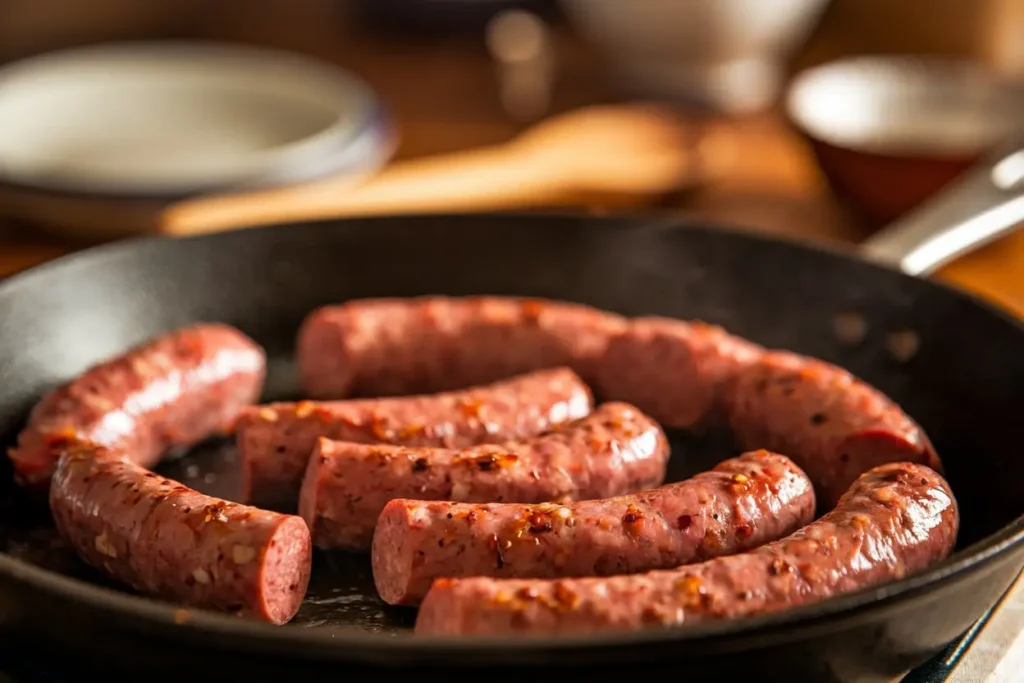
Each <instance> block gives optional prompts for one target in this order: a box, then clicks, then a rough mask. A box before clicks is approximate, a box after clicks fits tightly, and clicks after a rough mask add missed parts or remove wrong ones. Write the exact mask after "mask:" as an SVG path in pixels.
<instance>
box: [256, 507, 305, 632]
mask: <svg viewBox="0 0 1024 683" xmlns="http://www.w3.org/2000/svg"><path fill="white" fill-rule="evenodd" d="M312 558H313V544H312V541H311V539H310V534H309V529H308V528H306V525H305V523H304V522H303V521H302V520H301V519H300V518H298V517H292V516H289V517H284V518H283V519H282V521H281V523H280V524H279V525H278V526H277V528H276V529H275V530H274V533H273V535H272V536H271V537H270V539H269V541H268V543H267V549H266V551H265V554H264V556H263V566H262V568H261V569H262V571H261V574H260V591H261V598H262V604H261V606H260V607H261V612H262V614H261V616H262V617H263V618H264V619H266V620H267V621H269V622H270V623H272V624H278V625H279V624H284V623H286V622H288V621H290V620H291V619H292V617H294V616H295V614H296V613H297V612H298V611H299V607H300V606H301V605H302V599H303V597H304V596H305V595H306V588H307V587H308V586H309V576H310V571H311V567H312Z"/></svg>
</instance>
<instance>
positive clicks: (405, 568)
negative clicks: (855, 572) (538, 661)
mask: <svg viewBox="0 0 1024 683" xmlns="http://www.w3.org/2000/svg"><path fill="white" fill-rule="evenodd" d="M813 518H814V491H813V489H812V487H811V482H810V481H809V480H808V479H807V476H806V475H805V474H804V473H803V472H802V471H801V470H800V469H799V468H798V467H797V466H796V465H794V464H793V463H792V462H791V461H790V460H789V459H788V458H786V457H784V456H781V455H776V454H774V453H769V452H767V451H755V452H751V453H746V454H744V455H742V456H740V457H738V458H732V459H730V460H726V461H725V462H722V463H720V464H719V465H718V466H717V467H715V468H714V469H713V470H711V471H710V472H704V473H702V474H698V475H697V476H696V477H693V478H692V479H689V480H687V481H684V482H680V483H677V484H670V485H667V486H663V487H661V488H657V489H653V490H649V491H644V492H642V493H637V494H632V495H625V496H619V497H616V498H606V499H603V500H584V501H579V502H576V503H568V504H566V505H558V504H554V503H542V504H539V505H522V504H515V503H502V504H467V503H450V502H436V501H435V502H428V501H420V500H393V501H391V502H390V503H388V505H387V506H386V507H385V508H384V511H383V512H382V513H381V515H380V518H379V519H378V520H377V530H376V532H375V533H374V537H373V578H374V581H375V582H376V584H377V591H378V593H380V596H381V598H383V599H384V601H385V602H388V603H391V604H416V603H418V602H419V601H420V600H422V599H423V596H424V595H426V593H427V590H428V589H429V588H430V584H431V583H432V582H433V580H434V579H437V578H442V577H458V576H494V577H499V578H512V577H517V578H555V577H561V576H607V575H610V574H629V573H636V572H643V571H650V570H652V569H667V568H670V567H677V566H679V565H681V564H687V563H689V562H693V561H695V560H704V559H708V558H711V557H718V556H720V555H731V554H733V553H737V552H742V551H744V550H749V549H751V548H755V547H757V546H759V545H762V544H764V543H767V542H769V541H774V540H776V539H779V538H781V537H783V536H785V535H787V534H790V533H792V532H794V531H796V530H797V529H799V528H800V527H802V526H804V525H806V524H808V523H809V522H810V521H811V520H812V519H813Z"/></svg>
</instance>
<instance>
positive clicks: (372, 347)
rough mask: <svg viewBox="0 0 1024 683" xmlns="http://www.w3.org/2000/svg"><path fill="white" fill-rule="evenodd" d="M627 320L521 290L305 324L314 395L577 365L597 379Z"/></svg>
mask: <svg viewBox="0 0 1024 683" xmlns="http://www.w3.org/2000/svg"><path fill="white" fill-rule="evenodd" d="M624 325H625V319H624V318H621V317H620V316H617V315H614V314H612V313H606V312H603V311H599V310H597V309H594V308H591V307H589V306H584V305H581V304H573V303H565V302H558V301H547V300H542V299H524V298H514V297H487V296H470V297H457V298H453V297H443V296H429V297H419V298H413V299H362V300H356V301H351V302H348V303H345V304H342V305H339V306H328V307H324V308H321V309H318V310H316V311H314V312H313V313H311V314H310V315H309V316H308V317H307V318H306V320H305V321H304V322H303V324H302V327H301V329H300V330H299V335H298V341H297V351H298V361H299V371H300V375H301V380H302V386H303V390H304V391H305V393H306V395H307V396H310V397H312V398H320V399H329V398H347V397H349V396H386V395H400V394H413V393H427V392H436V391H445V390H451V389H459V388H462V387H467V386H474V385H477V384H485V383H488V382H494V381H497V380H499V379H503V378H505V377H511V376H512V375H518V374H522V373H525V372H531V371H533V370H540V369H543V368H551V367H558V366H568V367H571V368H573V369H574V370H576V372H578V373H580V374H581V375H582V376H583V379H585V380H587V381H588V382H589V381H591V377H592V375H593V369H594V368H595V366H596V364H598V363H600V361H601V359H602V357H603V355H604V350H605V347H606V345H607V343H608V339H609V337H610V336H611V335H613V334H615V333H616V332H617V331H618V330H620V329H621V328H622V327H623V326H624Z"/></svg>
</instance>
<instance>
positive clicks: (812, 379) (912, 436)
mask: <svg viewBox="0 0 1024 683" xmlns="http://www.w3.org/2000/svg"><path fill="white" fill-rule="evenodd" d="M728 403H729V412H730V423H731V426H732V430H733V434H734V435H735V436H736V438H737V440H738V441H739V442H740V444H741V446H742V447H744V448H754V447H757V448H767V449H770V450H774V451H779V452H781V453H786V454H787V455H788V456H789V457H791V458H792V459H793V460H794V461H795V462H796V463H797V464H798V465H800V466H801V467H802V468H803V469H804V470H805V471H806V472H807V474H808V476H810V478H811V481H813V482H814V484H815V487H816V493H817V496H818V502H819V504H821V505H822V506H824V509H830V508H831V507H832V506H834V505H835V504H836V502H837V501H838V499H839V497H840V496H841V495H842V494H843V492H844V491H845V490H846V489H847V488H848V487H849V486H850V484H852V483H853V482H854V480H856V479H857V477H858V475H860V474H861V473H862V472H866V471H867V470H869V469H871V468H872V467H874V466H876V465H880V464H883V463H887V462H900V461H907V462H916V463H920V464H923V465H927V466H928V467H930V468H932V469H934V470H935V471H937V472H940V473H941V472H942V471H943V470H942V465H941V463H940V462H939V459H938V456H937V455H936V454H935V449H934V448H933V447H932V444H931V442H930V441H929V439H928V437H927V436H926V435H925V433H924V432H923V431H922V430H921V428H920V427H919V426H918V425H917V424H916V423H915V422H914V421H913V420H912V419H911V418H910V417H909V416H908V415H907V414H906V413H904V412H903V410H902V409H901V408H900V407H899V406H898V405H896V404H895V403H893V401H892V400H890V399H889V398H888V397H886V396H885V395H884V394H882V393H881V392H879V391H878V390H876V389H874V388H872V387H871V386H869V385H868V384H866V383H865V382H863V381H861V380H860V379H858V378H857V377H854V376H853V375H852V374H850V373H849V372H847V371H846V370H843V369H842V368H839V367H836V366H835V365H831V364H829V363H826V362H824V361H820V360H816V359H813V358H807V357H806V356H799V355H797V354H794V353H789V352H785V351H776V352H772V353H767V354H764V355H762V356H761V357H760V358H759V359H758V360H757V361H756V362H754V363H752V364H750V365H749V366H748V367H747V369H746V370H745V372H743V373H742V374H740V375H738V376H737V377H736V381H735V383H734V386H733V387H732V388H731V389H730V396H729V399H728Z"/></svg>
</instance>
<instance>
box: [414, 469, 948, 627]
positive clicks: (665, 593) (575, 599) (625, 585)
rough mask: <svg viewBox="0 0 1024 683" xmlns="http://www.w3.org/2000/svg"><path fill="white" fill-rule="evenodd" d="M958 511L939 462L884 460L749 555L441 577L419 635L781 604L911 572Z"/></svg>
mask: <svg viewBox="0 0 1024 683" xmlns="http://www.w3.org/2000/svg"><path fill="white" fill-rule="evenodd" d="M958 526H959V517H958V512H957V506H956V502H955V500H954V498H953V493H952V492H951V491H950V489H949V486H948V485H947V484H946V482H945V481H943V479H942V477H941V476H939V475H938V474H937V473H936V472H934V471H933V470H931V469H930V468H927V467H924V466H921V465H915V464H911V463H891V464H887V465H882V466H880V467H877V468H875V469H872V470H871V471H869V472H867V473H866V474H864V475H863V476H862V477H860V478H859V479H858V481H857V482H856V483H855V484H854V485H853V487H852V488H851V489H850V491H849V492H847V493H846V494H845V495H844V496H843V498H842V499H841V500H840V502H839V505H838V506H837V507H836V508H835V510H833V511H832V512H830V513H829V514H827V515H825V516H824V517H823V518H821V519H820V520H818V521H816V522H814V523H812V524H810V525H809V526H806V527H804V528H803V529H802V530H800V531H798V532H797V533H795V534H793V535H792V536H790V537H788V538H786V539H783V540H781V541H776V542H774V543H770V544H768V545H765V546H762V547H760V548H758V549H757V550H754V551H751V552H749V553H745V554H741V555H731V556H727V557H719V558H716V559H713V560H709V561H707V562H705V563H702V564H697V565H689V566H687V567H682V568H679V569H670V570H659V571H654V572H649V573H646V574H631V575H623V576H615V577H607V578H605V577H590V578H582V579H492V578H486V577H477V578H466V579H439V580H437V581H435V582H434V584H433V587H432V588H431V589H430V592H429V593H428V594H427V597H426V598H425V599H424V601H423V604H422V606H421V607H420V611H419V615H418V617H417V620H416V629H415V630H416V633H417V634H421V635H428V634H450V635H455V634H473V635H494V634H516V633H523V634H531V635H532V634H545V633H549V634H550V633H594V632H599V631H614V630H625V629H641V628H653V627H666V626H676V625H680V624H692V623H699V622H701V621H706V620H715V619H729V618H739V617H744V616H750V615H756V614H763V613H770V612H775V611H778V610H782V609H786V608H789V607H792V606H795V605H800V604H806V603H810V602H816V601H819V600H823V599H825V598H828V597H830V596H834V595H838V594H841V593H847V592H851V591H855V590H858V589H861V588H865V587H868V586H874V585H878V584H881V583H884V582H887V581H891V580H895V579H899V578H902V577H904V576H906V575H908V574H912V573H914V572H916V571H919V570H921V569H923V568H925V567H927V566H929V565H930V564H932V563H934V562H936V561H938V560H940V559H942V558H944V557H946V555H948V554H949V553H950V552H951V551H952V549H953V547H954V545H955V542H956V535H957V530H958Z"/></svg>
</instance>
